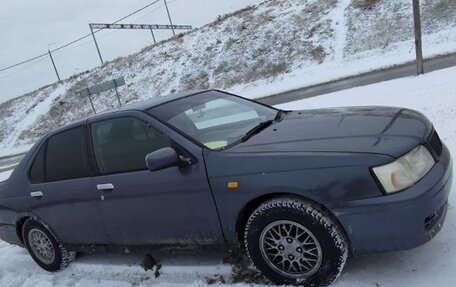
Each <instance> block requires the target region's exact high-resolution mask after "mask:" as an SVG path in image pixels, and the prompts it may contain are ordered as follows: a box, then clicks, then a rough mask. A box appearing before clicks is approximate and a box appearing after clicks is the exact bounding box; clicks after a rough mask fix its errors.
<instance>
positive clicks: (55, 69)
mask: <svg viewBox="0 0 456 287" xmlns="http://www.w3.org/2000/svg"><path fill="white" fill-rule="evenodd" d="M51 45H55V43H49V44H48V54H49V58H51V62H52V66H53V67H54V71H55V74H56V75H57V79H58V80H59V82H60V81H61V80H60V75H59V72H58V71H57V66H56V65H55V62H54V58H53V57H52V53H51V49H50V48H49V47H50V46H51Z"/></svg>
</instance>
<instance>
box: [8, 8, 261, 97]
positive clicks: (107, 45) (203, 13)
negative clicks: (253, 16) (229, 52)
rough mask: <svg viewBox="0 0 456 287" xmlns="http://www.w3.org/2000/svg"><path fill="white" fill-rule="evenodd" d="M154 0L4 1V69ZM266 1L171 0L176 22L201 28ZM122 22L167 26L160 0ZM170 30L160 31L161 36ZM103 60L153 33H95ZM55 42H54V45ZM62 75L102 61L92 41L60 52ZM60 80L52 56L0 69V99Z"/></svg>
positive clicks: (127, 50)
mask: <svg viewBox="0 0 456 287" xmlns="http://www.w3.org/2000/svg"><path fill="white" fill-rule="evenodd" d="M151 2H152V0H149V1H146V0H128V1H126V0H77V1H75V0H33V1H25V0H2V3H1V4H2V7H1V9H0V26H1V27H2V28H1V29H0V43H1V45H0V69H1V68H4V67H6V66H9V65H12V64H15V63H17V62H21V61H23V60H26V59H28V58H31V57H34V56H37V55H40V54H42V53H45V52H46V51H47V49H48V45H49V44H50V48H51V49H53V48H56V47H58V46H60V45H63V44H66V43H68V42H70V41H72V40H74V39H76V38H78V37H81V36H84V35H85V34H87V33H88V32H90V30H89V27H88V23H111V22H113V21H115V20H117V19H119V18H121V17H123V16H125V15H127V14H129V13H131V12H133V11H135V10H137V9H139V8H141V7H143V6H145V5H147V4H149V3H151ZM260 2H262V0H168V4H169V8H170V10H171V14H172V18H173V22H174V24H189V25H192V26H194V27H197V26H202V25H204V24H206V23H208V22H211V21H212V20H214V19H215V18H216V17H217V16H218V15H222V14H225V13H229V12H232V11H235V10H238V9H241V8H244V7H245V6H248V5H252V4H258V3H260ZM123 23H141V24H167V23H168V18H167V16H166V10H165V8H164V5H163V1H162V0H161V1H160V2H158V3H157V4H155V5H153V6H151V7H149V8H147V9H146V10H144V11H142V12H141V13H138V14H136V15H134V16H132V17H131V18H129V19H127V20H125V21H124V22H123ZM171 35H172V33H171V31H157V32H156V36H157V38H158V40H160V39H165V38H168V37H170V36H171ZM97 40H98V41H99V45H100V49H101V52H102V55H103V58H104V60H110V59H114V58H116V57H118V56H125V55H128V54H131V53H134V52H137V51H139V50H141V49H142V48H143V47H145V46H147V45H150V44H152V43H153V40H152V37H151V34H150V31H146V30H143V31H132V30H129V31H126V30H107V31H102V32H100V33H98V34H97ZM52 43H55V44H52ZM54 60H55V62H56V65H57V68H58V70H59V73H60V76H61V78H68V77H69V76H71V75H72V74H75V73H78V72H81V71H84V70H87V69H89V68H92V67H94V66H96V65H99V63H100V62H99V59H98V55H97V52H96V49H95V46H94V44H93V41H92V39H90V38H88V39H85V40H83V41H81V42H79V43H77V44H75V45H73V46H70V47H68V48H67V49H65V50H62V51H59V52H56V53H55V54H54ZM55 80H56V75H55V73H54V70H53V68H52V64H51V62H50V59H49V58H48V57H46V58H42V59H40V60H37V61H34V62H31V63H28V64H26V65H23V66H20V67H17V68H15V69H12V70H8V71H3V72H0V102H3V101H5V100H7V99H10V98H13V97H17V96H20V95H22V94H24V93H25V92H29V91H32V90H34V89H36V88H39V87H41V86H43V85H46V84H50V83H52V82H54V81H55Z"/></svg>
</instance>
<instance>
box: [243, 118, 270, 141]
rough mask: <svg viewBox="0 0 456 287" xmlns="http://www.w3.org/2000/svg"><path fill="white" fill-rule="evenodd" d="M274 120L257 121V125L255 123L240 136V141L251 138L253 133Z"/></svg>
mask: <svg viewBox="0 0 456 287" xmlns="http://www.w3.org/2000/svg"><path fill="white" fill-rule="evenodd" d="M273 122H274V121H273V120H269V121H265V122H262V123H259V124H258V125H256V126H255V127H254V128H253V129H251V130H249V131H248V132H247V133H246V134H245V136H243V137H242V139H241V142H245V141H246V140H248V139H249V138H251V137H252V136H253V135H255V134H257V133H259V132H261V131H262V130H264V129H265V128H267V127H268V126H270V125H272V123H273Z"/></svg>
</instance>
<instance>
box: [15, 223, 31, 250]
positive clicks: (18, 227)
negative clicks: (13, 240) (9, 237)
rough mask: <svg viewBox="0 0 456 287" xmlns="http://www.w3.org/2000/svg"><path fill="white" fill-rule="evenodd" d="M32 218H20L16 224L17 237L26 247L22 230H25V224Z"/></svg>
mask: <svg viewBox="0 0 456 287" xmlns="http://www.w3.org/2000/svg"><path fill="white" fill-rule="evenodd" d="M31 218H32V217H31V216H23V217H21V218H19V219H18V220H17V222H16V233H17V237H19V241H20V242H21V243H22V245H24V238H23V237H22V230H23V229H24V224H25V222H26V221H27V220H29V219H31Z"/></svg>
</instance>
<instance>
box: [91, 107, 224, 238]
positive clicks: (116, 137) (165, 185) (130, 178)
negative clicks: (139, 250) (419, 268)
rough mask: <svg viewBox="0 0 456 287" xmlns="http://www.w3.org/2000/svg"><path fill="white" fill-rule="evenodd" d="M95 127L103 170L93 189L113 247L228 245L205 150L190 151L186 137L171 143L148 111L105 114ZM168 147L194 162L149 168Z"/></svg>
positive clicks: (95, 154)
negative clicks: (150, 156) (158, 152)
mask: <svg viewBox="0 0 456 287" xmlns="http://www.w3.org/2000/svg"><path fill="white" fill-rule="evenodd" d="M89 126H90V135H91V143H92V150H93V158H94V160H95V163H96V166H97V169H98V172H99V175H98V176H96V177H94V178H93V179H92V183H91V189H92V191H93V192H99V193H100V196H101V197H102V198H103V201H102V204H101V209H100V210H101V218H102V219H103V223H104V226H105V228H106V229H107V232H108V234H109V236H110V240H111V242H112V243H113V244H117V245H155V244H171V245H174V244H193V243H195V244H217V243H222V242H223V236H222V232H221V227H220V223H219V219H218V213H217V210H216V207H215V203H214V199H213V196H212V193H211V190H210V187H209V183H208V180H207V177H206V171H205V166H204V161H203V159H202V150H201V149H200V148H199V147H198V148H196V147H195V146H192V147H189V149H187V148H185V147H184V145H182V140H183V138H178V139H177V141H176V140H174V139H171V138H170V137H169V136H168V135H166V134H171V135H172V134H174V133H173V131H170V130H166V128H165V127H164V126H163V125H161V124H160V123H158V122H156V121H154V120H153V119H152V118H151V117H150V116H148V115H146V114H145V113H142V112H123V113H117V114H116V115H115V116H113V115H110V116H104V117H101V118H97V119H93V120H91V121H90V122H89ZM179 141H180V143H179ZM184 144H188V143H184ZM163 147H173V148H174V149H176V150H177V151H178V153H179V154H180V155H182V156H184V157H188V158H191V160H192V164H191V165H188V166H185V167H177V166H174V167H170V168H167V169H164V170H159V171H154V172H151V171H149V170H147V168H146V164H145V157H146V155H147V154H148V153H150V152H153V151H155V150H158V149H160V148H163Z"/></svg>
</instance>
